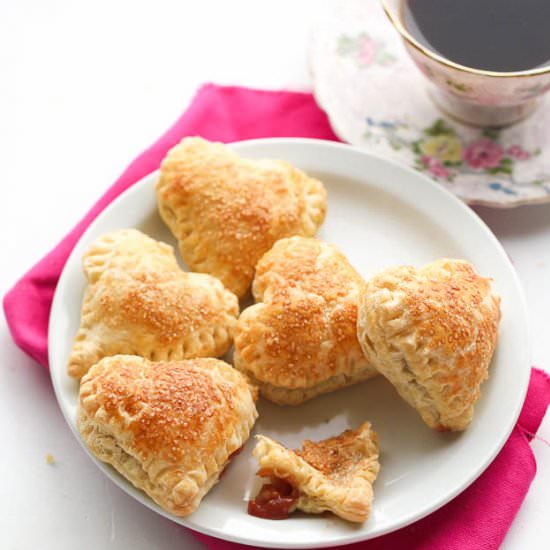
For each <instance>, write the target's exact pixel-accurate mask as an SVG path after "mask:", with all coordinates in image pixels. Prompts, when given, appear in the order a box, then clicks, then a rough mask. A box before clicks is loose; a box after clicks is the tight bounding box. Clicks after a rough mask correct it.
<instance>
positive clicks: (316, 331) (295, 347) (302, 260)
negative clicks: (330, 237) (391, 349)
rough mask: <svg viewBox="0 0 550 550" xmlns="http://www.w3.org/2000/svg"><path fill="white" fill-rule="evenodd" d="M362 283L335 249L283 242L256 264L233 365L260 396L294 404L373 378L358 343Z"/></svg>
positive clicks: (238, 328)
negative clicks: (251, 296)
mask: <svg viewBox="0 0 550 550" xmlns="http://www.w3.org/2000/svg"><path fill="white" fill-rule="evenodd" d="M363 286H364V281H363V279H362V278H361V276H360V275H359V274H358V273H357V272H356V271H355V270H354V269H353V267H352V266H351V265H350V264H349V262H348V260H347V259H346V257H345V256H344V255H343V254H342V253H341V252H340V251H339V250H338V249H337V248H336V247H335V246H333V245H330V244H327V243H324V242H321V241H318V240H316V239H308V238H305V237H291V238H287V239H281V240H280V241H278V242H277V243H276V244H275V246H274V247H273V248H272V249H271V250H270V251H269V252H267V254H265V255H264V256H263V258H262V259H261V260H260V261H259V262H258V265H257V267H256V276H255V278H254V284H253V286H252V292H253V294H254V298H255V299H256V301H257V302H259V303H257V304H255V305H253V306H251V307H249V308H247V309H245V310H244V311H243V312H242V313H241V316H240V317H239V320H238V322H237V326H236V328H235V353H234V356H233V360H234V364H235V367H237V368H238V369H239V370H241V371H243V372H245V373H247V374H248V375H249V376H250V377H251V378H252V379H253V380H254V381H255V382H256V383H257V384H258V386H259V388H260V392H261V394H262V395H263V396H264V397H265V398H267V399H269V400H270V401H273V402H275V403H279V404H298V403H302V402H303V401H306V400H308V399H311V398H312V397H315V396H316V395H319V394H322V393H327V392H330V391H334V390H337V389H339V388H342V387H344V386H348V385H350V384H353V383H355V382H359V381H361V380H366V379H367V378H370V377H371V376H373V375H375V374H376V370H375V369H374V368H373V367H371V366H370V365H369V363H368V361H367V360H366V359H365V357H364V355H363V352H362V351H361V347H360V345H359V342H358V341H357V329H356V324H357V309H358V305H359V299H360V296H361V295H362V292H363Z"/></svg>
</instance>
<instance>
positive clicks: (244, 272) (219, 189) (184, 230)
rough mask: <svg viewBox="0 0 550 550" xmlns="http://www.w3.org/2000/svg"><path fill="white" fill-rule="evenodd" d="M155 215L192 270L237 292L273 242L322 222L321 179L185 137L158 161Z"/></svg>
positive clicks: (243, 288)
mask: <svg viewBox="0 0 550 550" xmlns="http://www.w3.org/2000/svg"><path fill="white" fill-rule="evenodd" d="M156 191H157V199H158V205H159V211H160V215H161V216H162V219H163V220H164V221H165V223H166V224H167V225H168V227H169V228H170V230H171V231H172V233H173V234H174V235H175V237H176V238H177V239H178V241H179V247H180V252H181V255H182V258H183V259H184V260H185V262H186V263H187V265H188V266H189V267H190V268H191V270H192V271H201V272H206V273H210V274H211V275H214V276H215V277H218V278H219V279H220V280H221V281H222V282H223V284H224V285H225V286H226V287H227V288H228V289H229V290H231V291H233V292H234V293H235V294H237V296H239V297H242V296H243V295H244V294H245V293H246V291H247V290H248V287H249V286H250V283H251V282H252V278H253V276H254V267H255V266H256V263H257V262H258V260H259V259H260V258H261V256H262V254H264V252H267V251H268V250H269V249H270V248H271V247H272V245H273V244H274V243H275V241H277V240H278V239H280V238H282V237H288V236H290V235H305V236H312V235H314V234H315V232H316V231H317V228H318V227H319V226H320V225H321V223H322V222H323V219H324V216H325V210H326V192H325V189H324V187H323V185H322V183H321V182H320V181H318V180H316V179H313V178H310V177H308V176H307V175H306V174H304V173H303V172H301V171H300V170H297V169H296V168H294V167H292V166H291V165H290V164H288V163H286V162H283V161H280V160H246V159H243V158H241V157H239V156H238V155H237V154H236V153H235V152H233V151H232V150H231V149H229V148H228V147H226V146H225V145H223V144H221V143H210V142H208V141H205V140H204V139H201V138H197V137H195V138H185V139H184V140H183V141H182V142H181V143H180V144H179V145H176V147H174V148H173V149H171V150H170V151H169V153H168V155H167V156H166V158H165V159H164V160H163V162H162V165H161V169H160V179H159V181H158V183H157V186H156Z"/></svg>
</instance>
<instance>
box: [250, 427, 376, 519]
mask: <svg viewBox="0 0 550 550" xmlns="http://www.w3.org/2000/svg"><path fill="white" fill-rule="evenodd" d="M256 437H257V439H258V443H257V444H256V447H255V448H254V451H253V455H254V456H255V457H256V458H257V460H258V463H259V465H260V469H259V471H258V475H259V476H262V477H268V478H270V480H269V483H267V484H265V485H264V486H263V487H262V488H261V490H260V492H259V493H258V495H257V496H256V497H255V499H254V500H251V501H249V503H248V513H249V514H252V515H254V516H259V517H263V518H266V519H284V518H286V517H288V515H289V514H291V513H292V512H293V511H294V510H302V511H304V512H306V513H308V514H319V513H321V512H324V511H327V510H328V511H330V512H332V513H334V514H336V515H337V516H340V517H341V518H343V519H346V520H348V521H353V522H363V521H365V520H366V519H367V518H368V517H369V515H370V512H371V505H372V499H373V492H372V484H373V483H374V480H375V479H376V476H377V475H378V471H379V469H380V464H379V463H378V454H379V445H378V437H377V435H376V432H375V431H374V430H373V429H372V428H371V426H370V424H369V423H368V422H367V423H365V424H362V425H361V426H360V427H359V428H358V429H357V430H346V431H345V432H343V433H342V434H340V435H338V436H336V437H331V438H329V439H325V440H323V441H319V442H313V441H305V442H304V443H303V446H302V449H301V450H297V451H291V450H289V449H286V448H285V447H284V446H283V445H281V444H280V443H277V442H276V441H273V439H270V438H269V437H265V436H262V435H258V436H256Z"/></svg>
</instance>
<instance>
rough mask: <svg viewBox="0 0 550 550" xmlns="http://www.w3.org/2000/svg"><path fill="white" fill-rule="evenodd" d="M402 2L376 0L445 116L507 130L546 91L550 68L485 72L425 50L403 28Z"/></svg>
mask: <svg viewBox="0 0 550 550" xmlns="http://www.w3.org/2000/svg"><path fill="white" fill-rule="evenodd" d="M403 1H404V0H381V2H382V5H383V7H384V10H385V12H386V14H387V15H388V17H389V19H390V21H391V22H392V24H393V26H394V27H395V28H396V29H397V31H398V32H399V34H400V35H401V37H402V38H403V41H404V43H405V47H406V49H407V51H408V53H409V54H410V56H411V57H412V58H413V60H414V62H415V63H416V65H417V66H418V68H419V69H420V70H421V72H422V73H423V74H424V75H425V76H426V78H428V80H429V81H430V82H431V86H430V95H431V96H432V98H433V99H434V101H435V102H436V104H437V105H438V106H439V107H440V108H441V109H442V110H443V111H444V112H446V113H447V114H449V115H450V116H452V117H454V118H456V119H458V120H460V121H462V122H465V123H467V124H471V125H474V126H507V125H509V124H513V123H514V122H517V121H519V120H521V119H523V118H525V117H526V116H528V115H529V114H531V113H532V112H533V111H534V109H535V108H536V107H537V106H538V105H539V104H540V102H541V101H542V96H543V95H544V93H545V92H546V91H548V90H550V66H545V67H537V68H535V69H529V70H526V71H516V72H508V73H503V72H494V71H486V70H482V69H474V68H472V67H466V66H464V65H459V64H458V63H454V62H453V61H450V60H449V59H446V58H445V57H442V56H441V55H439V54H437V53H436V52H434V51H432V50H430V49H429V48H426V47H425V46H424V45H422V44H421V43H420V42H418V40H416V39H415V38H414V36H412V35H411V34H410V33H409V32H408V31H407V29H406V27H405V25H404V24H403V18H402V6H403ZM465 39H467V37H465Z"/></svg>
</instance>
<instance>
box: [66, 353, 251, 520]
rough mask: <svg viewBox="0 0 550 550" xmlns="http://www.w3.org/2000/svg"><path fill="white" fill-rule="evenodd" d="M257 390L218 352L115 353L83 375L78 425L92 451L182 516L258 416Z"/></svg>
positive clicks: (214, 478)
mask: <svg viewBox="0 0 550 550" xmlns="http://www.w3.org/2000/svg"><path fill="white" fill-rule="evenodd" d="M254 397H255V396H254V391H253V390H252V389H251V388H250V387H249V386H248V384H247V382H246V380H245V378H244V377H243V376H241V375H240V373H238V372H237V371H236V370H235V369H233V368H232V367H231V366H229V365H228V364H227V363H224V362H223V361H219V360H217V359H191V360H185V361H170V362H158V363H153V362H150V361H148V360H146V359H143V358H141V357H136V356H128V355H117V356H115V357H107V358H105V359H102V360H101V361H100V362H99V363H97V364H96V365H94V366H93V367H92V368H91V369H90V370H89V372H88V373H87V374H86V375H85V376H84V377H83V378H82V383H81V385H80V401H79V410H78V420H77V426H78V430H79V431H80V434H81V436H82V439H83V440H84V442H85V443H86V445H87V446H88V447H89V449H90V450H91V451H92V453H93V454H94V455H95V456H96V457H97V458H99V459H100V460H102V461H103V462H107V463H108V464H111V465H112V466H113V467H114V468H116V469H117V470H118V471H119V472H120V473H121V474H122V475H123V476H124V477H126V478H127V479H128V480H129V481H131V482H132V483H133V484H134V485H135V486H136V487H137V488H139V489H141V490H143V491H145V493H147V494H148V495H149V496H150V497H151V498H152V499H153V500H154V501H155V502H156V503H157V504H158V505H159V506H161V507H162V508H164V509H165V510H166V511H168V512H170V513H172V514H175V515H177V516H186V515H188V514H191V513H192V512H194V511H195V510H196V508H197V507H198V505H199V504H200V501H201V499H202V498H203V497H204V495H205V494H206V493H207V492H208V491H209V490H210V488H211V487H212V486H213V485H214V484H215V483H216V482H217V481H218V478H219V475H220V473H221V472H222V471H223V469H224V467H225V466H226V464H227V463H228V461H229V459H230V457H231V455H232V454H233V453H234V452H236V451H238V450H239V449H240V448H241V447H242V446H243V444H244V443H245V442H246V440H247V439H248V437H249V434H250V430H251V429H252V426H253V424H254V422H255V420H256V418H257V412H256V407H255V404H254Z"/></svg>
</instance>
